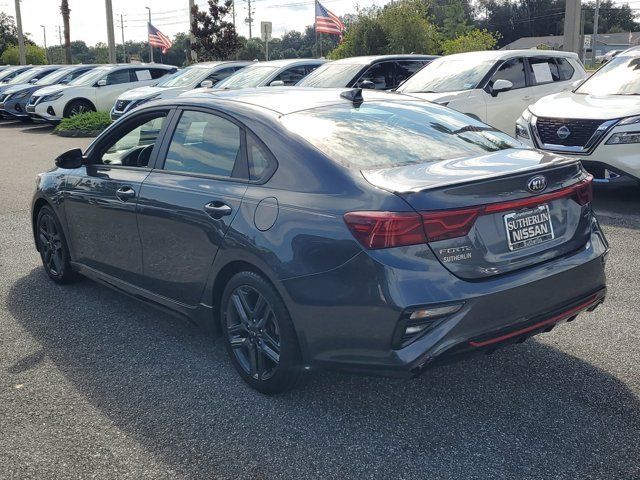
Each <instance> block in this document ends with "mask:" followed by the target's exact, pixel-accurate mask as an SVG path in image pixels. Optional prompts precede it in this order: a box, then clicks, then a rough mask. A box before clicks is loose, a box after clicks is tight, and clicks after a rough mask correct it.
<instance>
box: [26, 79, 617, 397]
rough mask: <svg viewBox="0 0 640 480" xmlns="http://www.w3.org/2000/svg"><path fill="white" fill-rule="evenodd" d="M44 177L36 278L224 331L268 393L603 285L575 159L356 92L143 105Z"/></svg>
mask: <svg viewBox="0 0 640 480" xmlns="http://www.w3.org/2000/svg"><path fill="white" fill-rule="evenodd" d="M56 163H57V166H58V167H57V168H56V169H53V170H51V171H49V172H47V173H43V174H41V175H40V176H39V178H38V185H37V190H36V193H35V196H34V199H33V206H32V218H33V232H34V237H35V242H36V246H37V249H38V250H39V252H40V255H41V257H42V261H43V264H44V267H45V270H46V272H47V273H48V275H49V276H50V277H51V279H52V280H54V281H56V282H60V283H65V282H69V281H71V280H73V279H74V278H75V277H76V275H77V274H78V273H80V274H83V275H86V276H88V277H91V278H93V279H95V280H98V281H100V282H103V283H105V284H107V285H109V286H111V287H113V288H116V289H118V290H121V291H123V292H126V293H128V294H129V295H132V296H134V297H136V298H138V299H141V300H144V301H146V302H149V303H151V304H153V305H156V306H158V307H161V308H164V309H169V310H171V311H173V312H177V313H179V314H181V315H182V316H184V317H186V318H188V319H191V320H193V321H195V322H197V323H199V324H200V325H203V326H204V327H205V328H208V329H211V330H212V331H215V332H218V333H220V334H221V335H222V338H223V339H224V342H225V345H226V348H227V349H228V352H229V355H230V357H231V360H232V362H233V364H234V365H235V367H236V369H237V370H238V372H239V373H240V375H241V376H242V378H243V379H244V380H245V381H246V382H248V383H249V384H250V385H251V386H253V387H254V388H256V389H258V390H260V391H262V392H268V393H270V392H276V391H281V390H284V389H287V388H289V387H291V386H292V385H293V384H294V383H295V382H296V380H297V379H298V378H299V377H300V375H301V374H302V373H303V372H304V371H305V370H306V369H311V368H316V367H337V368H343V369H348V370H351V371H357V372H367V373H376V374H387V375H400V376H412V375H417V374H418V373H420V372H422V371H423V370H424V369H425V368H426V367H427V366H429V365H431V364H433V363H434V362H436V361H438V360H441V359H443V360H444V359H450V358H458V357H459V356H461V355H463V354H468V353H473V352H482V351H493V350H495V349H496V348H497V347H500V346H502V345H505V344H508V343H512V342H519V341H522V340H524V339H525V338H527V337H529V336H531V335H534V334H537V333H540V332H543V331H549V330H550V329H552V328H553V327H554V326H555V325H556V324H557V323H560V322H562V321H564V320H572V319H574V318H575V317H576V316H577V315H578V314H579V313H581V312H583V311H585V310H591V309H593V308H595V307H596V306H597V305H599V304H600V303H601V302H602V301H603V299H604V296H605V291H606V289H605V275H604V258H605V253H606V252H607V248H608V247H607V242H606V240H605V238H604V235H603V234H602V232H601V230H600V227H599V225H598V222H597V220H596V219H595V217H594V215H593V212H592V210H591V195H592V194H591V177H590V176H589V175H588V174H587V173H586V172H585V171H584V169H583V168H582V166H581V164H580V162H579V161H576V160H571V159H565V158H562V157H558V156H557V155H552V154H547V153H543V152H539V151H536V150H531V149H528V148H525V147H524V146H523V145H522V144H520V143H519V142H517V141H515V140H513V139H512V138H510V137H509V136H507V135H506V134H504V133H502V132H499V131H497V130H495V129H493V128H491V127H488V126H486V125H484V124H482V123H480V122H479V121H477V120H474V119H472V118H469V117H466V116H464V115H463V114H460V113H458V112H454V111H452V110H450V109H447V108H446V107H443V106H440V105H436V104H432V103H429V102H426V101H422V100H414V99H411V98H408V97H405V96H403V95H397V94H389V93H384V92H374V91H366V92H364V94H363V92H362V91H361V90H360V89H353V90H349V89H346V90H345V89H341V90H334V89H287V88H280V87H270V88H264V89H255V90H251V91H248V90H244V91H229V92H216V93H215V94H211V93H208V94H207V93H203V94H199V95H198V96H194V97H192V98H178V99H172V100H164V101H157V102H149V103H148V104H145V105H144V106H142V107H141V108H140V109H139V110H136V111H135V112H131V113H130V114H129V115H127V116H125V117H123V118H122V119H120V120H119V121H118V122H116V123H114V124H113V125H111V127H109V128H108V129H107V130H106V131H105V132H104V133H103V134H102V135H100V136H99V137H98V138H97V139H96V140H95V141H94V142H93V143H92V144H91V145H90V146H89V148H88V149H87V150H86V151H85V152H84V154H83V153H82V152H81V151H79V150H72V151H70V152H67V153H66V154H64V155H62V156H61V157H59V158H58V159H57V160H56Z"/></svg>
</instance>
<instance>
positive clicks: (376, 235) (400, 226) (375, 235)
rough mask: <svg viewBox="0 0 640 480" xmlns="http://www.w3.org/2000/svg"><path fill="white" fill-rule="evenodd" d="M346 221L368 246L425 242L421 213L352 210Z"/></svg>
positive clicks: (358, 238)
mask: <svg viewBox="0 0 640 480" xmlns="http://www.w3.org/2000/svg"><path fill="white" fill-rule="evenodd" d="M344 221H345V222H346V224H347V226H348V227H349V229H350V230H351V233H353V236H354V237H356V239H357V240H358V241H359V242H360V243H361V244H362V245H363V246H364V247H366V248H368V249H377V248H389V247H401V246H403V245H416V244H420V243H425V242H426V238H425V236H424V230H423V228H422V222H421V218H420V215H419V214H417V213H409V212H352V213H347V214H345V216H344Z"/></svg>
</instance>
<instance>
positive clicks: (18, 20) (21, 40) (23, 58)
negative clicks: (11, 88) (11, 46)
mask: <svg viewBox="0 0 640 480" xmlns="http://www.w3.org/2000/svg"><path fill="white" fill-rule="evenodd" d="M16 26H17V27H18V50H19V51H20V65H26V63H27V54H26V52H25V49H24V35H23V34H22V15H21V14H20V0H16Z"/></svg>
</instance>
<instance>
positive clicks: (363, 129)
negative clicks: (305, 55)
mask: <svg viewBox="0 0 640 480" xmlns="http://www.w3.org/2000/svg"><path fill="white" fill-rule="evenodd" d="M281 122H282V123H283V124H284V126H285V127H286V128H287V129H288V130H289V131H291V132H293V133H296V134H298V135H300V136H301V137H303V138H304V139H306V140H307V141H308V142H310V143H311V144H312V145H313V146H315V147H316V148H317V149H318V150H320V151H322V152H324V153H325V154H326V155H328V156H329V157H331V158H332V159H333V160H335V161H337V162H339V163H340V164H342V165H344V166H346V167H348V168H353V169H358V170H369V169H375V168H391V167H399V166H402V165H410V164H418V163H429V162H436V161H439V160H449V159H453V158H463V157H470V156H477V155H482V154H485V153H487V152H495V151H497V150H503V149H506V148H526V147H525V146H524V145H523V144H521V143H520V142H518V141H516V140H514V139H513V138H511V137H509V136H508V135H507V134H505V133H502V132H500V131H498V130H496V129H494V128H492V127H489V126H487V125H485V124H483V123H481V122H479V121H476V120H474V119H472V118H470V117H467V116H466V115H463V114H461V113H458V112H455V111H453V110H450V109H448V108H445V107H441V106H438V105H434V104H430V103H427V102H413V101H407V102H384V103H376V102H369V103H367V102H365V103H363V104H362V105H361V106H360V107H359V108H355V107H353V106H352V105H349V104H344V105H333V106H329V107H321V108H316V109H311V110H306V111H302V112H297V113H292V114H289V115H285V116H283V117H282V118H281Z"/></svg>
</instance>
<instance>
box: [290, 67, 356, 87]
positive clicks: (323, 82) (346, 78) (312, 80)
mask: <svg viewBox="0 0 640 480" xmlns="http://www.w3.org/2000/svg"><path fill="white" fill-rule="evenodd" d="M364 67H365V65H359V64H354V65H345V64H343V63H334V64H332V63H327V64H325V65H322V66H321V67H320V68H318V69H316V70H315V71H314V72H312V73H310V74H309V75H307V76H306V77H305V78H303V79H302V80H300V82H298V86H300V87H318V88H335V87H346V86H347V85H349V83H350V82H351V80H353V78H354V77H355V76H356V75H357V74H358V73H360V72H361V71H362V69H363V68H364Z"/></svg>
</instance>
